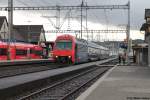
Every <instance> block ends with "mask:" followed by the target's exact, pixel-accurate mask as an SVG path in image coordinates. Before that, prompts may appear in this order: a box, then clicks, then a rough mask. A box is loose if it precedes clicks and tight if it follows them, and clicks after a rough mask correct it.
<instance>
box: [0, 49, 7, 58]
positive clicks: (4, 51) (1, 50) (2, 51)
mask: <svg viewBox="0 0 150 100" xmlns="http://www.w3.org/2000/svg"><path fill="white" fill-rule="evenodd" d="M0 55H1V56H3V55H7V49H6V48H0Z"/></svg>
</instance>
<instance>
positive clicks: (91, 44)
mask: <svg viewBox="0 0 150 100" xmlns="http://www.w3.org/2000/svg"><path fill="white" fill-rule="evenodd" d="M61 39H72V40H75V42H76V43H78V44H84V45H88V46H90V47H93V48H99V49H103V50H109V49H108V48H106V47H104V46H101V45H99V44H96V43H94V42H91V41H87V40H84V39H79V38H75V36H72V35H69V34H64V35H60V36H57V39H56V40H61Z"/></svg>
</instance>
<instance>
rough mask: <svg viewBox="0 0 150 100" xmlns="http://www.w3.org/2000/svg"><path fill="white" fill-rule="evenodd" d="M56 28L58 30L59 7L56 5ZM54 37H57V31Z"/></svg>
mask: <svg viewBox="0 0 150 100" xmlns="http://www.w3.org/2000/svg"><path fill="white" fill-rule="evenodd" d="M56 30H57V31H58V30H60V7H59V6H57V10H56ZM56 37H57V33H56Z"/></svg>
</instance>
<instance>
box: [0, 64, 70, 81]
mask: <svg viewBox="0 0 150 100" xmlns="http://www.w3.org/2000/svg"><path fill="white" fill-rule="evenodd" d="M66 66H68V65H67V64H63V65H61V64H56V63H44V64H43V63H37V64H36V63H34V64H25V65H22V64H18V65H12V66H10V65H9V66H8V67H6V66H5V67H0V78H5V77H10V76H16V75H21V74H27V73H34V72H40V71H45V70H50V69H55V68H59V67H66Z"/></svg>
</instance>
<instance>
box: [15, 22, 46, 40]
mask: <svg viewBox="0 0 150 100" xmlns="http://www.w3.org/2000/svg"><path fill="white" fill-rule="evenodd" d="M13 28H14V33H13V35H14V36H15V39H16V40H22V41H25V42H38V41H39V40H40V38H41V37H40V36H41V33H43V34H44V28H43V25H14V26H13ZM43 39H44V40H46V39H45V35H43Z"/></svg>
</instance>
